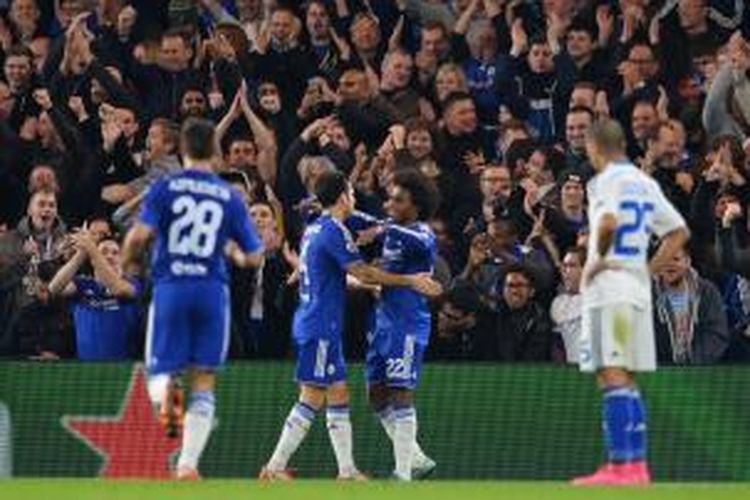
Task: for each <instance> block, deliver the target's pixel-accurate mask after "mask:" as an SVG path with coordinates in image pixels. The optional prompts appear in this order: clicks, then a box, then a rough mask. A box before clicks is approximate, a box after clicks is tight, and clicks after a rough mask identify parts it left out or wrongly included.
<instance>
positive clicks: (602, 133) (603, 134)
mask: <svg viewBox="0 0 750 500" xmlns="http://www.w3.org/2000/svg"><path fill="white" fill-rule="evenodd" d="M587 140H589V141H592V142H593V143H594V144H596V146H597V148H599V150H601V151H602V152H603V153H608V154H625V150H626V148H627V140H626V138H625V132H624V131H623V129H622V126H621V125H620V123H619V122H618V121H617V120H612V119H611V118H604V119H601V120H597V121H595V122H594V123H593V125H591V128H590V129H589V133H588V137H587Z"/></svg>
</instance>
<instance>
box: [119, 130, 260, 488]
mask: <svg viewBox="0 0 750 500" xmlns="http://www.w3.org/2000/svg"><path fill="white" fill-rule="evenodd" d="M180 149H181V154H182V157H183V160H184V166H185V169H184V170H182V171H179V172H176V173H173V174H169V175H166V176H164V177H162V178H161V179H159V180H158V181H157V182H156V183H155V184H154V185H153V186H152V187H151V188H150V189H149V191H148V194H147V195H146V198H145V200H144V202H143V209H142V212H141V215H140V218H139V221H138V222H137V223H136V224H135V225H134V227H133V228H132V229H131V231H130V232H129V233H128V235H127V237H126V240H125V248H124V251H123V253H124V258H123V260H124V267H125V269H126V271H129V272H132V271H133V270H134V269H136V270H137V269H138V267H139V265H138V264H139V263H140V260H141V258H142V257H143V255H144V254H145V253H146V251H147V249H148V247H149V246H150V244H151V242H152V241H153V248H152V249H151V266H150V273H151V280H152V282H153V298H152V301H151V306H150V308H149V313H148V330H147V334H146V366H147V368H148V372H149V383H148V389H149V395H150V397H151V401H152V402H153V403H154V404H155V405H164V406H166V407H167V408H169V409H174V406H173V405H171V404H170V403H171V402H172V401H173V395H172V394H171V392H172V390H173V389H174V387H175V384H174V383H173V380H174V379H175V378H176V376H178V375H180V374H182V373H183V372H184V371H186V370H189V371H190V388H191V393H190V402H189V405H188V408H187V412H186V414H185V418H184V427H183V433H182V449H181V452H180V456H179V460H178V462H177V470H176V477H177V478H178V479H197V478H199V477H200V476H199V475H198V461H199V459H200V456H201V453H202V452H203V449H204V448H205V446H206V443H207V442H208V438H209V435H210V433H211V428H212V426H213V420H214V411H215V399H214V387H215V383H216V375H215V372H216V370H217V369H218V368H219V367H220V366H221V365H222V363H223V362H224V360H225V358H226V355H227V347H228V344H229V321H230V312H229V308H230V297H229V287H228V273H227V259H231V260H232V262H233V263H234V264H235V265H237V266H239V267H249V266H257V265H259V264H260V263H261V261H262V258H263V257H262V255H263V254H262V248H261V243H260V239H259V238H258V235H257V234H256V231H255V229H254V227H253V225H252V222H251V221H250V216H249V214H248V211H247V209H246V208H245V205H244V203H243V200H242V198H241V196H240V194H239V193H238V192H237V191H235V190H234V189H233V188H232V187H231V186H230V185H229V184H228V183H227V182H225V181H223V180H221V179H220V178H219V177H218V176H217V175H216V174H214V173H213V171H212V162H213V160H214V157H215V155H216V154H217V153H218V152H217V151H216V140H215V127H214V125H213V124H212V123H211V122H208V121H205V120H200V119H189V120H187V121H186V122H185V124H184V125H183V127H182V131H181V137H180ZM174 413H175V412H174V411H172V412H170V413H169V414H168V415H167V420H168V421H174V417H175V415H174Z"/></svg>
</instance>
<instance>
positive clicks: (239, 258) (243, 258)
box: [225, 240, 265, 268]
mask: <svg viewBox="0 0 750 500" xmlns="http://www.w3.org/2000/svg"><path fill="white" fill-rule="evenodd" d="M225 252H226V255H227V257H228V258H229V260H231V261H232V264H234V265H235V266H237V267H241V268H247V267H260V266H261V264H263V259H264V258H265V257H264V254H263V250H258V251H257V252H252V253H247V252H243V251H242V249H241V248H240V246H239V245H238V244H237V243H236V242H235V241H232V240H229V241H228V242H227V246H226V248H225Z"/></svg>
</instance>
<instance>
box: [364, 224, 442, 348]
mask: <svg viewBox="0 0 750 500" xmlns="http://www.w3.org/2000/svg"><path fill="white" fill-rule="evenodd" d="M383 238H384V241H383V255H382V267H383V269H385V270H386V271H388V272H391V273H394V274H417V273H431V272H432V271H433V269H434V267H435V256H436V254H437V248H436V243H435V234H434V233H433V232H432V229H430V227H429V226H428V225H427V224H425V223H423V222H415V223H413V224H410V225H408V226H402V225H398V224H394V223H391V222H389V223H387V224H386V225H385V232H384V234H383ZM431 320H432V315H431V312H430V307H429V303H428V301H427V297H425V296H424V295H422V294H421V293H419V292H417V291H416V290H414V289H412V288H408V287H394V286H385V287H383V291H382V293H381V295H380V300H379V301H378V304H377V308H376V311H375V322H376V324H377V329H378V331H386V332H388V331H395V332H400V333H403V334H405V335H415V336H416V341H417V343H419V344H423V345H426V344H427V343H428V341H429V338H430V328H431Z"/></svg>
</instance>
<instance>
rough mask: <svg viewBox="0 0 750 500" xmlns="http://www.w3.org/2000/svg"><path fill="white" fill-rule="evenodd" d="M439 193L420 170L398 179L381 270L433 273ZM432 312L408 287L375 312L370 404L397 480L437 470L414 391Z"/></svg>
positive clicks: (392, 290)
mask: <svg viewBox="0 0 750 500" xmlns="http://www.w3.org/2000/svg"><path fill="white" fill-rule="evenodd" d="M437 198H438V194H437V190H436V188H435V186H434V184H432V183H431V182H430V181H429V180H427V179H426V178H425V177H424V176H423V175H421V174H420V173H419V172H418V171H416V170H413V171H412V170H403V171H400V172H397V173H396V175H395V176H394V180H393V183H392V186H391V188H390V193H389V199H388V202H387V204H386V210H387V212H388V215H389V217H390V218H389V220H388V221H387V222H386V223H385V224H384V225H382V226H381V228H382V230H381V233H380V239H381V240H382V245H383V253H382V264H381V265H382V266H383V268H384V269H385V270H386V271H389V272H392V273H395V274H414V273H432V271H433V268H434V265H435V256H436V254H437V249H436V243H435V235H434V234H433V232H432V229H430V226H429V225H428V224H427V222H426V221H427V220H429V218H430V217H431V216H432V214H433V212H434V210H435V208H436V205H437ZM431 327H432V313H431V311H430V306H429V303H428V299H427V297H425V296H424V295H423V294H420V293H418V292H416V291H414V290H412V289H409V288H403V287H401V288H399V287H392V286H384V287H383V289H382V291H381V293H380V299H379V300H378V303H377V306H376V310H375V328H374V331H373V332H372V333H371V334H370V336H369V337H370V338H369V341H370V344H369V349H368V353H367V363H366V368H367V385H368V396H369V399H370V405H371V406H372V408H373V409H374V410H375V412H376V413H377V415H378V417H379V418H380V422H381V423H382V425H383V428H384V429H385V431H386V433H387V434H388V437H389V438H390V439H391V441H393V453H394V459H395V460H394V461H395V471H394V473H393V477H394V479H397V480H400V481H410V480H411V479H412V476H413V477H415V478H421V477H424V476H426V475H427V474H429V473H431V472H432V471H433V470H434V469H435V466H436V464H435V462H434V461H433V460H432V459H430V458H429V457H428V456H426V455H425V454H424V452H423V451H422V449H421V447H420V446H419V444H418V443H417V416H416V412H415V409H414V390H415V389H416V387H417V382H418V380H419V374H420V368H421V366H422V358H423V356H424V352H425V349H426V348H427V344H428V342H429V339H430V330H431Z"/></svg>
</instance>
